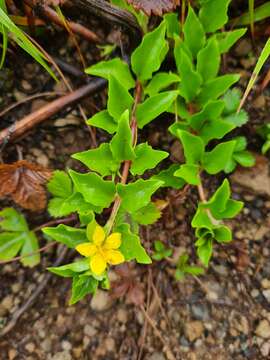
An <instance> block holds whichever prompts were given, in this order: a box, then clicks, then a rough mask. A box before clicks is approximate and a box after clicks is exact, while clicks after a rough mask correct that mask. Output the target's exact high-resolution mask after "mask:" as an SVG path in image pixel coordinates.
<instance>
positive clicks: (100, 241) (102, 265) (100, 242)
mask: <svg viewBox="0 0 270 360" xmlns="http://www.w3.org/2000/svg"><path fill="white" fill-rule="evenodd" d="M92 240H93V241H92V242H86V243H82V244H80V245H78V246H76V250H77V251H78V252H79V253H80V254H81V255H83V256H85V257H89V258H90V269H91V270H92V272H93V273H94V274H95V275H101V274H102V273H103V272H104V270H105V269H106V267H107V264H110V265H118V264H121V263H122V262H124V261H125V258H124V256H123V254H122V253H121V252H120V251H119V250H117V249H118V248H119V247H120V245H121V234H120V233H113V234H111V235H109V236H108V237H107V238H106V236H105V232H104V229H103V228H102V227H101V226H100V225H97V226H96V227H95V230H94V233H93V239H92Z"/></svg>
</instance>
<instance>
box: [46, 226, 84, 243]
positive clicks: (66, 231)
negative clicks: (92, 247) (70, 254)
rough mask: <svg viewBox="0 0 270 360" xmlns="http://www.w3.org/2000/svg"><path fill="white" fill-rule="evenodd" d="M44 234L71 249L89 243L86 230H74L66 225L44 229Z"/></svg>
mask: <svg viewBox="0 0 270 360" xmlns="http://www.w3.org/2000/svg"><path fill="white" fill-rule="evenodd" d="M42 232H43V233H44V234H45V235H48V236H49V237H51V238H52V239H53V240H55V241H58V242H60V243H62V244H65V245H66V246H67V247H69V248H71V249H73V248H75V247H76V246H77V245H79V244H81V243H83V242H86V241H87V238H86V231H85V230H83V229H77V228H73V227H71V226H67V225H64V224H60V225H58V226H56V227H45V228H43V229H42Z"/></svg>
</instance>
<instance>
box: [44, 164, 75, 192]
mask: <svg viewBox="0 0 270 360" xmlns="http://www.w3.org/2000/svg"><path fill="white" fill-rule="evenodd" d="M47 188H48V190H49V192H50V193H51V194H53V195H54V196H57V197H60V198H67V197H68V196H70V195H71V194H72V182H71V179H70V177H69V176H68V174H67V173H65V171H61V170H56V171H54V172H53V176H52V178H51V179H50V181H49V182H48V184H47Z"/></svg>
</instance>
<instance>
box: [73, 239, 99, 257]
mask: <svg viewBox="0 0 270 360" xmlns="http://www.w3.org/2000/svg"><path fill="white" fill-rule="evenodd" d="M75 249H76V250H77V251H78V253H80V254H81V255H83V256H85V257H89V256H93V255H94V254H95V253H96V252H97V247H96V245H95V244H93V243H90V242H86V243H82V244H79V245H77V246H76V248H75Z"/></svg>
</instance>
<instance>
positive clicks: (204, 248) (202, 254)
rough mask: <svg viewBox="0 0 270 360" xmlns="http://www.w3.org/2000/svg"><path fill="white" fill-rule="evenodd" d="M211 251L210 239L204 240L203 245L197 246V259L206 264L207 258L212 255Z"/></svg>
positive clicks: (207, 262)
mask: <svg viewBox="0 0 270 360" xmlns="http://www.w3.org/2000/svg"><path fill="white" fill-rule="evenodd" d="M212 252H213V243H212V240H206V241H205V242H204V244H203V245H201V246H199V247H198V248H197V254H198V256H199V259H200V260H201V262H202V263H203V264H204V265H205V266H208V264H209V260H210V258H211V256H212Z"/></svg>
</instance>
